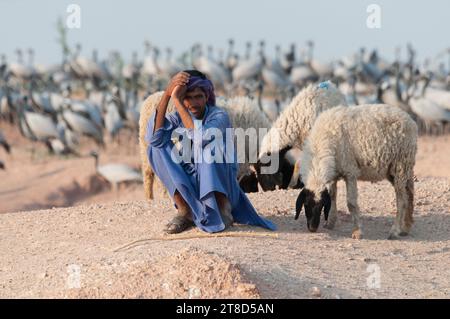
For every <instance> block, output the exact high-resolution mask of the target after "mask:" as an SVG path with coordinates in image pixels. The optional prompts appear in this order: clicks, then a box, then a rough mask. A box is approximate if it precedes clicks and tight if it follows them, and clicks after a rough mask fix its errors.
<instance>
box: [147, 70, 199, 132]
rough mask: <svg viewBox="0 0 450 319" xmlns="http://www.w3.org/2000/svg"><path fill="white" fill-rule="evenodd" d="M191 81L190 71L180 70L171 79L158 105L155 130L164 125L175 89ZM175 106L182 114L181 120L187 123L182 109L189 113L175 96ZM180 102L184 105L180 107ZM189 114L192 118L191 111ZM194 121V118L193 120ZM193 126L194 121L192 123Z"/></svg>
mask: <svg viewBox="0 0 450 319" xmlns="http://www.w3.org/2000/svg"><path fill="white" fill-rule="evenodd" d="M188 81H189V73H186V72H180V73H177V74H176V75H175V76H174V77H173V78H172V79H171V81H170V83H169V85H168V86H167V88H166V90H165V91H164V94H163V96H162V98H161V100H160V101H159V104H158V106H157V107H156V118H155V126H154V128H153V132H155V131H156V130H158V129H159V128H161V127H163V126H164V119H165V117H166V111H167V106H168V105H169V100H170V97H171V95H173V92H174V89H175V88H176V87H183V86H184V87H186V84H187V83H188ZM174 100H175V101H174V102H175V106H176V108H177V111H178V113H179V114H180V117H181V120H182V121H183V124H185V120H183V116H182V115H181V113H180V109H184V111H185V112H186V113H187V111H186V109H185V108H184V106H183V103H180V101H179V99H178V98H174ZM178 104H181V106H182V107H179V105H178ZM187 116H188V117H189V119H190V116H189V113H187ZM191 122H192V120H191ZM192 127H193V123H192Z"/></svg>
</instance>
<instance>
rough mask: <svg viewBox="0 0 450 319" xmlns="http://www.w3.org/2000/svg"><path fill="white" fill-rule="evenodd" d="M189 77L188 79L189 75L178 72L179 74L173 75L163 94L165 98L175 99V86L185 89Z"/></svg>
mask: <svg viewBox="0 0 450 319" xmlns="http://www.w3.org/2000/svg"><path fill="white" fill-rule="evenodd" d="M189 77H190V74H189V73H186V72H179V73H177V74H175V75H174V76H173V77H172V79H171V80H170V82H169V85H168V86H167V89H166V93H165V94H166V95H167V97H173V98H175V95H174V90H175V88H176V87H177V86H184V87H186V85H187V83H188V82H189ZM184 93H185V92H184ZM181 101H182V100H181Z"/></svg>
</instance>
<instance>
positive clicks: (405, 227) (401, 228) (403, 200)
mask: <svg viewBox="0 0 450 319" xmlns="http://www.w3.org/2000/svg"><path fill="white" fill-rule="evenodd" d="M394 188H395V197H396V201H397V216H396V218H395V222H394V225H392V228H391V231H390V233H389V239H397V238H398V237H399V236H406V235H408V234H409V231H410V229H411V226H412V224H413V210H414V181H413V179H412V178H410V179H408V180H407V181H406V182H405V181H398V182H397V181H396V182H395V183H394Z"/></svg>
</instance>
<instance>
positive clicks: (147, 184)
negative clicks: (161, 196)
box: [144, 166, 155, 200]
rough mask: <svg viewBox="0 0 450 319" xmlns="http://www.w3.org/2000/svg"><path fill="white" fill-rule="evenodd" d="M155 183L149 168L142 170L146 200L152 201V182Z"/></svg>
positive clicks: (153, 174) (153, 175)
mask: <svg viewBox="0 0 450 319" xmlns="http://www.w3.org/2000/svg"><path fill="white" fill-rule="evenodd" d="M154 181H155V173H154V172H153V170H152V169H151V168H150V166H148V167H146V168H145V169H144V191H145V198H146V199H147V200H152V199H153V182H154Z"/></svg>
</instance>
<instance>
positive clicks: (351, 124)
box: [295, 104, 418, 239]
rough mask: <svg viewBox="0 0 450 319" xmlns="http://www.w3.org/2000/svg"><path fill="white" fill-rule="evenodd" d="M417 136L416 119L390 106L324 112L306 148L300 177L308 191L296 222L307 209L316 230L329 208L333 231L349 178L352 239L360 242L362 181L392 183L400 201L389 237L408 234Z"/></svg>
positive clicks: (299, 200)
mask: <svg viewBox="0 0 450 319" xmlns="http://www.w3.org/2000/svg"><path fill="white" fill-rule="evenodd" d="M417 135H418V130H417V125H416V123H415V122H414V121H413V120H412V119H411V117H410V116H409V115H408V114H407V113H406V112H404V111H402V110H400V109H399V108H397V107H393V106H389V105H386V104H372V105H360V106H351V107H335V108H332V109H330V110H328V111H325V112H323V113H322V114H321V115H320V116H319V117H318V118H317V120H316V122H315V124H314V126H313V128H312V130H311V132H310V134H309V137H308V139H307V140H306V142H305V145H304V148H303V154H302V158H301V168H300V170H301V172H300V174H301V178H302V181H303V183H304V184H305V188H304V189H303V190H302V191H301V193H300V195H299V196H298V198H297V202H296V216H295V218H296V219H297V218H298V215H299V214H300V212H301V209H302V206H303V205H304V206H305V214H306V218H307V226H308V229H309V230H310V231H312V232H314V231H316V230H317V228H318V226H319V223H320V215H321V211H322V209H324V215H325V220H326V221H327V223H326V227H327V228H329V229H332V228H333V227H334V225H335V222H336V219H337V209H336V192H337V188H336V184H337V181H338V180H339V179H344V180H345V183H346V187H347V207H348V209H349V211H350V213H351V215H352V220H353V225H354V228H353V232H352V238H356V239H359V238H361V237H362V230H361V222H360V213H359V208H358V203H357V180H363V181H371V182H377V181H381V180H384V179H387V180H389V182H390V183H391V184H392V185H393V186H394V189H395V195H396V199H397V217H396V220H395V223H394V225H393V226H392V229H391V231H390V236H389V238H390V239H395V238H398V236H405V235H407V234H408V233H409V231H410V228H411V226H412V224H413V208H414V179H413V176H414V175H413V168H414V163H415V155H416V150H417ZM328 214H329V217H330V219H329V220H328Z"/></svg>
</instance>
